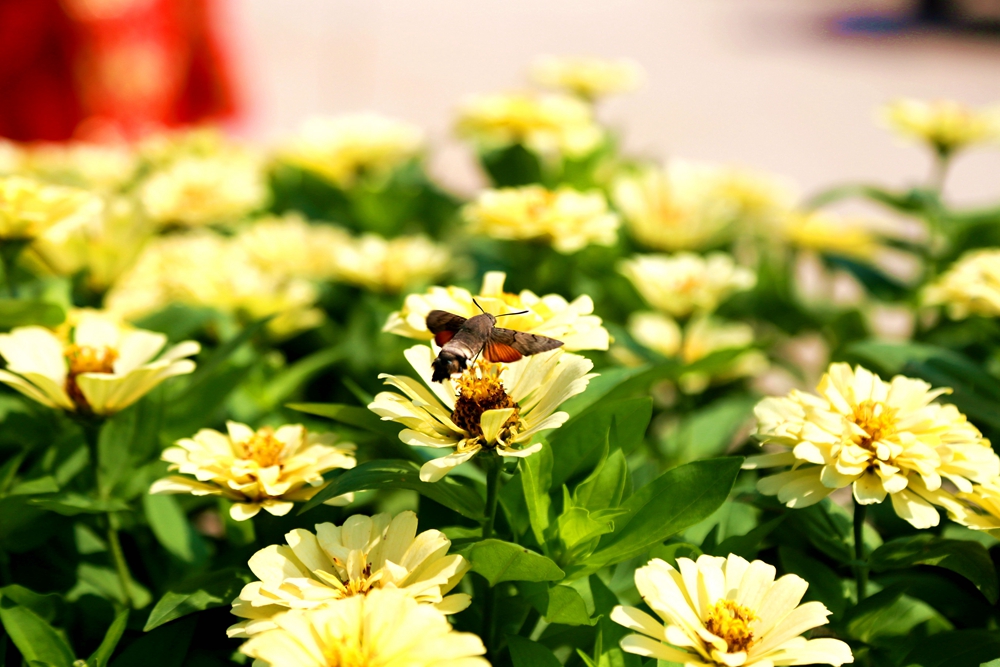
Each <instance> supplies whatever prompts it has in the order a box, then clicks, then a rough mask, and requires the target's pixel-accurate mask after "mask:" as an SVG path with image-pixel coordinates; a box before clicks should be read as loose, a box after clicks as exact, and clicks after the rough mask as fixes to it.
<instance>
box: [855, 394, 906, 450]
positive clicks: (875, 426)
mask: <svg viewBox="0 0 1000 667" xmlns="http://www.w3.org/2000/svg"><path fill="white" fill-rule="evenodd" d="M851 421H853V422H854V423H855V424H857V425H858V426H860V427H861V428H862V429H864V431H865V433H867V434H868V435H867V437H864V438H862V439H861V442H859V443H858V444H859V445H861V446H862V447H864V448H865V449H873V448H874V443H876V442H878V441H879V440H883V439H885V438H888V437H889V436H891V435H893V434H894V433H895V432H896V408H890V407H889V406H887V405H886V404H885V403H880V402H878V401H872V400H868V401H862V402H861V403H859V404H858V405H856V406H854V412H853V413H852V415H851Z"/></svg>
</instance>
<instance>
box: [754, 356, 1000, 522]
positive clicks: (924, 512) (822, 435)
mask: <svg viewBox="0 0 1000 667" xmlns="http://www.w3.org/2000/svg"><path fill="white" fill-rule="evenodd" d="M818 391H819V395H818V396H815V395H811V394H805V393H803V392H800V391H797V390H793V391H792V392H791V393H790V394H789V395H788V396H785V397H780V398H778V397H772V398H765V399H764V400H763V401H761V402H760V403H759V404H758V405H757V407H756V409H755V410H754V412H755V413H756V415H757V434H758V437H760V439H761V440H762V441H763V442H764V443H765V444H768V443H771V444H774V445H777V446H779V447H780V448H781V449H782V450H783V451H781V452H780V453H774V454H764V455H762V456H758V457H751V458H750V459H748V460H747V463H746V464H745V467H750V468H767V467H773V466H791V469H790V470H789V471H788V472H782V473H778V474H776V475H772V476H770V477H765V478H763V479H761V480H760V481H759V482H758V483H757V488H758V490H760V492H761V493H764V494H767V495H777V496H778V500H780V501H781V502H783V503H785V504H786V505H788V506H789V507H805V506H807V505H811V504H813V503H816V502H818V501H820V500H822V499H823V498H825V497H826V496H827V495H829V494H830V493H831V492H833V491H834V490H835V489H840V488H843V487H846V486H851V487H852V488H853V491H854V498H855V499H856V500H857V501H858V502H859V503H861V504H865V505H868V504H872V503H880V502H882V501H883V500H885V497H886V496H887V495H888V496H890V497H891V499H892V506H893V508H894V509H895V510H896V514H898V515H899V516H900V517H901V518H903V519H906V520H907V521H909V522H910V523H911V524H913V525H914V526H915V527H917V528H928V527H930V526H936V525H937V524H938V520H939V519H938V513H937V511H936V510H935V509H934V507H933V505H941V506H943V507H946V508H949V509H950V508H951V507H952V506H953V498H952V496H951V495H950V494H948V493H947V492H946V491H945V490H944V489H942V488H941V483H942V480H945V479H946V480H949V481H950V482H951V483H952V484H954V485H955V486H956V487H958V489H959V491H963V492H970V491H972V484H973V482H975V483H984V482H986V481H987V480H989V479H991V478H992V477H995V476H996V475H997V474H1000V459H998V458H997V455H996V454H994V453H993V450H992V449H991V448H990V444H989V441H988V440H986V439H984V438H983V437H982V434H980V432H979V430H978V429H976V427H975V426H973V425H972V424H970V423H969V421H968V420H967V419H966V418H965V415H963V414H962V413H961V412H959V411H958V408H956V407H955V406H954V405H947V404H945V405H942V404H938V403H932V402H931V401H933V400H934V399H936V398H937V397H938V396H941V395H942V394H944V393H947V392H948V391H949V390H948V389H933V390H932V389H931V386H930V385H929V384H927V383H926V382H924V381H922V380H914V379H912V378H908V377H904V376H902V375H897V376H896V377H894V378H893V379H892V380H891V381H889V382H886V381H884V380H882V379H881V378H880V377H878V376H877V375H875V374H874V373H872V372H871V371H869V370H866V369H864V368H862V367H860V366H858V367H857V368H854V369H852V368H851V367H850V366H849V365H848V364H843V363H837V364H831V365H830V368H829V370H828V371H827V373H826V375H824V376H823V378H822V380H820V383H819V387H818Z"/></svg>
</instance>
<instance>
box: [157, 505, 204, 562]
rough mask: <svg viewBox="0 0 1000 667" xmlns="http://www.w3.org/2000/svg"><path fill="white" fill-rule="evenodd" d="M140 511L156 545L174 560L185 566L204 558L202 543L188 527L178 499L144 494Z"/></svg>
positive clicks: (200, 538) (198, 536) (189, 525)
mask: <svg viewBox="0 0 1000 667" xmlns="http://www.w3.org/2000/svg"><path fill="white" fill-rule="evenodd" d="M142 507H143V511H144V513H145V515H146V520H147V521H149V527H150V528H151V529H152V531H153V535H155V536H156V540H157V542H159V543H160V545H161V546H162V547H163V548H164V549H166V550H167V551H168V552H170V553H171V554H172V555H173V556H174V557H176V558H177V559H178V560H180V561H182V562H184V563H187V564H195V563H198V562H201V561H203V560H204V559H205V558H206V557H207V555H208V553H207V548H206V546H205V542H204V540H203V539H202V537H201V536H200V535H198V533H197V532H195V530H194V528H192V527H191V524H190V522H188V519H187V515H186V514H184V510H182V509H181V505H180V502H178V500H177V498H175V497H174V496H169V495H155V496H154V495H151V494H148V493H147V494H145V495H143V496H142Z"/></svg>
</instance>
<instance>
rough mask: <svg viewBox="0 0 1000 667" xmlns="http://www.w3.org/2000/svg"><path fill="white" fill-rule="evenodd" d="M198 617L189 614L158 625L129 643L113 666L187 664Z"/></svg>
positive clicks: (176, 666)
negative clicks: (166, 623) (169, 622)
mask: <svg viewBox="0 0 1000 667" xmlns="http://www.w3.org/2000/svg"><path fill="white" fill-rule="evenodd" d="M196 627H197V619H195V618H186V619H184V620H183V621H179V622H177V623H171V624H169V625H164V626H163V627H160V628H157V629H156V630H154V631H153V632H150V633H149V634H147V635H142V636H141V637H139V638H138V639H136V640H135V641H133V642H132V643H131V644H129V645H128V646H127V647H126V648H125V650H124V651H122V653H121V655H119V656H118V657H117V658H115V659H114V661H113V662H112V663H111V667H183V666H184V665H185V664H186V663H185V658H186V657H187V653H188V647H189V646H190V645H191V637H193V636H194V631H195V628H196Z"/></svg>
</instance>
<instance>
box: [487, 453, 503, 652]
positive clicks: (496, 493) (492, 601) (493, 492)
mask: <svg viewBox="0 0 1000 667" xmlns="http://www.w3.org/2000/svg"><path fill="white" fill-rule="evenodd" d="M499 459H500V457H499V456H498V455H497V454H496V453H494V452H487V453H486V456H485V457H484V458H483V463H484V467H485V468H486V521H485V522H484V523H483V539H484V540H488V539H490V538H491V537H493V526H494V524H495V523H496V518H497V502H498V501H499V500H500V474H501V473H502V472H503V462H502V461H500V460H499ZM495 607H496V590H495V589H494V588H493V587H492V586H488V587H487V588H486V595H485V596H484V599H483V631H482V639H483V644H485V645H486V655H487V659H489V658H490V657H491V656H492V655H493V637H494V634H495V629H496V628H495V627H494V626H495V621H494V611H495Z"/></svg>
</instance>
